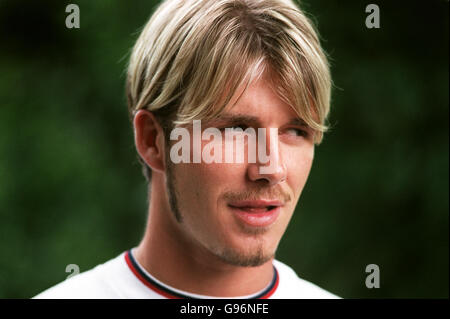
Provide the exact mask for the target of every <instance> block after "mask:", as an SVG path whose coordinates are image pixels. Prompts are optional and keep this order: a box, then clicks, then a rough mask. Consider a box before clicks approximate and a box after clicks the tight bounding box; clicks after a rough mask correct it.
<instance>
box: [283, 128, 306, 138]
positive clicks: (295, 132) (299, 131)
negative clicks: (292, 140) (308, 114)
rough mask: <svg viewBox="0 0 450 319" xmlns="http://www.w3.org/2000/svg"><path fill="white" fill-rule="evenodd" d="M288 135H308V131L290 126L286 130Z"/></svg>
mask: <svg viewBox="0 0 450 319" xmlns="http://www.w3.org/2000/svg"><path fill="white" fill-rule="evenodd" d="M286 131H287V133H288V134H289V135H294V136H303V137H308V131H306V130H304V129H299V128H290V129H288V130H286Z"/></svg>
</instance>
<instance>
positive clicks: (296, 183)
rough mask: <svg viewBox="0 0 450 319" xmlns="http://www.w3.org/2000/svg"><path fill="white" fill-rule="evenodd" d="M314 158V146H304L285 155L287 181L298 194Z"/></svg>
mask: <svg viewBox="0 0 450 319" xmlns="http://www.w3.org/2000/svg"><path fill="white" fill-rule="evenodd" d="M313 159H314V148H305V149H301V150H298V151H295V152H293V153H292V154H290V156H288V157H287V163H286V166H287V170H288V176H287V180H288V183H289V184H290V185H291V187H292V190H293V191H294V193H295V195H296V196H298V195H299V193H300V192H301V191H302V189H303V187H304V186H305V183H306V180H307V179H308V176H309V172H310V171H311V166H312V162H313Z"/></svg>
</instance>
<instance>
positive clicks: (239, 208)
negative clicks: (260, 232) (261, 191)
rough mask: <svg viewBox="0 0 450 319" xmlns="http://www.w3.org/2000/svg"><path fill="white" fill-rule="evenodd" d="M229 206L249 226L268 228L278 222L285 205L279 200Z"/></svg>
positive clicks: (253, 201)
mask: <svg viewBox="0 0 450 319" xmlns="http://www.w3.org/2000/svg"><path fill="white" fill-rule="evenodd" d="M228 206H229V207H230V208H231V210H232V212H233V213H234V215H235V216H236V217H237V218H238V219H239V220H240V221H242V222H244V223H245V224H247V225H248V226H252V227H267V226H269V225H271V224H273V223H274V222H275V221H276V220H277V218H278V216H279V215H280V212H281V207H282V206H283V204H282V202H281V201H278V200H247V201H238V202H233V203H230V204H229V205H228ZM268 207H270V209H269V210H268V209H267V208H268Z"/></svg>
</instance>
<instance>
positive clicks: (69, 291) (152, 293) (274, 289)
mask: <svg viewBox="0 0 450 319" xmlns="http://www.w3.org/2000/svg"><path fill="white" fill-rule="evenodd" d="M273 266H274V276H273V279H272V281H271V283H270V284H269V285H268V286H267V287H266V288H265V289H263V290H262V291H260V292H258V293H256V294H253V295H248V296H239V297H235V298H239V299H240V298H261V299H280V298H282V299H317V298H318V299H330V298H332V299H334V298H339V297H337V296H335V295H333V294H331V293H329V292H327V291H325V290H324V289H322V288H320V287H318V286H316V285H314V284H312V283H310V282H308V281H306V280H303V279H301V278H299V277H298V276H297V274H296V273H295V272H294V271H293V270H292V269H291V268H290V267H289V266H287V265H285V264H283V263H282V262H280V261H278V260H274V261H273ZM34 298H42V299H60V298H61V299H119V298H131V299H144V298H145V299H174V298H220V297H210V296H204V295H198V294H194V293H190V292H186V291H182V290H179V289H176V288H174V287H171V286H169V285H166V284H164V283H162V282H161V281H159V280H158V279H156V278H155V277H153V276H152V275H151V274H149V273H148V272H147V271H146V270H145V269H144V268H143V267H142V266H141V265H140V264H139V263H138V262H137V260H136V259H135V258H134V257H133V254H132V251H131V250H128V251H126V252H123V253H122V254H120V255H119V256H117V257H115V258H113V259H111V260H109V261H107V262H105V263H104V264H101V265H98V266H96V267H95V268H93V269H91V270H89V271H86V272H83V273H81V274H78V275H75V276H73V277H70V278H68V279H66V280H65V281H63V282H61V283H59V284H57V285H55V286H53V287H51V288H49V289H47V290H45V291H43V292H42V293H40V294H39V295H37V296H35V297H34ZM235 298H229V297H223V298H222V299H235Z"/></svg>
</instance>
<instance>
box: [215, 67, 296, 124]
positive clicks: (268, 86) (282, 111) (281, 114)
mask: <svg viewBox="0 0 450 319" xmlns="http://www.w3.org/2000/svg"><path fill="white" fill-rule="evenodd" d="M217 119H218V120H236V119H241V120H243V121H247V122H267V121H277V120H280V121H284V122H286V121H290V122H293V121H297V122H298V123H300V122H303V123H304V121H303V120H302V119H301V118H299V117H298V115H297V114H296V112H295V111H294V110H293V108H292V107H291V106H290V105H289V104H287V103H286V102H285V101H283V100H282V99H281V98H280V97H279V95H278V93H277V91H276V90H275V89H274V85H273V81H271V80H270V79H269V78H268V76H267V75H266V76H263V77H261V78H259V79H256V80H255V81H252V82H251V83H250V84H248V86H241V87H240V88H239V89H238V90H237V91H236V92H235V94H234V96H233V98H232V99H231V101H230V103H228V105H227V106H226V107H225V108H224V110H223V111H222V112H221V113H220V114H219V115H218V116H217Z"/></svg>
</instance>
